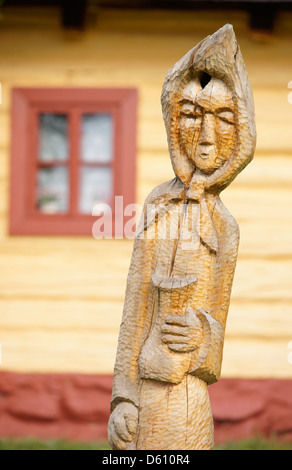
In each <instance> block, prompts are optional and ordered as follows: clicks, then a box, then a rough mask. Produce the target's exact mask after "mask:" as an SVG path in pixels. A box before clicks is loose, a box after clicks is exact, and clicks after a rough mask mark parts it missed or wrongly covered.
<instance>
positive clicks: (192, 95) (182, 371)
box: [108, 25, 256, 450]
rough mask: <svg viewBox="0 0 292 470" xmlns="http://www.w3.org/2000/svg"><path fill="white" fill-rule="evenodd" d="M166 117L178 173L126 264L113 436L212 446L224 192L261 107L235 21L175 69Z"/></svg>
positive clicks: (123, 441) (229, 229) (222, 303)
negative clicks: (256, 110) (212, 390)
mask: <svg viewBox="0 0 292 470" xmlns="http://www.w3.org/2000/svg"><path fill="white" fill-rule="evenodd" d="M162 108H163V116H164V120H165V125H166V131H167V135H168V143H169V151H170V156H171V160H172V165H173V169H174V172H175V175H176V177H175V178H174V179H173V180H172V181H169V182H167V183H164V184H162V185H161V186H159V187H158V188H156V189H154V190H153V191H152V193H151V194H150V196H149V197H148V199H147V200H146V202H145V208H144V214H143V216H142V221H141V223H140V226H139V228H138V231H137V236H136V240H135V246H134V251H133V257H132V262H131V266H130V271H129V276H128V283H127V291H126V300H125V307H124V313H123V320H122V324H121V328H120V336H119V344H118V351H117V357H116V364H115V371H114V385H113V393H112V407H111V416H110V420H109V426H108V433H109V442H110V444H111V446H112V448H113V449H138V450H155V449H157V450H168V449H170V450H173V449H177V450H182V449H185V450H195V449H202V450H203V449H212V448H213V418H212V413H211V408H210V402H209V396H208V385H210V384H213V383H214V382H216V381H217V380H218V379H219V377H220V370H221V363H222V351H223V342H224V331H225V325H226V319H227V313H228V308H229V303H230V294H231V287H232V282H233V276H234V270H235V265H236V259H237V252H238V242H239V229H238V225H237V223H236V221H235V220H234V219H233V217H232V216H231V215H230V213H229V212H228V211H227V209H226V208H225V207H224V205H223V203H222V202H221V200H220V196H219V195H220V192H221V191H222V190H223V189H225V188H226V187H227V186H228V185H229V184H230V183H231V182H232V180H233V179H234V178H235V177H236V176H237V175H238V173H239V172H241V171H242V170H243V169H244V167H245V166H246V165H247V164H248V163H249V162H250V161H251V159H252V157H253V154H254V149H255V140H256V131H255V122H254V104H253V96H252V90H251V86H250V84H249V81H248V77H247V73H246V70H245V66H244V62H243V59H242V55H241V52H240V49H239V46H238V44H237V41H236V38H235V35H234V32H233V28H232V26H230V25H226V26H225V27H224V28H222V29H220V30H219V31H217V32H216V33H215V34H214V35H213V36H209V37H208V38H206V39H205V40H204V41H202V42H201V43H200V44H198V45H197V46H196V47H195V48H194V49H192V50H191V51H190V52H189V53H188V54H186V55H185V56H184V57H183V58H182V59H181V60H180V61H179V62H178V63H177V64H176V65H174V67H173V68H172V69H171V70H170V71H169V73H168V75H167V77H166V80H165V83H164V86H163V90H162Z"/></svg>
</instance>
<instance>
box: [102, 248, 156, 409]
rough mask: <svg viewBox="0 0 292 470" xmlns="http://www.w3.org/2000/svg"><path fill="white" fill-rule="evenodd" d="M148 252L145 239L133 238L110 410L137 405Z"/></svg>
mask: <svg viewBox="0 0 292 470" xmlns="http://www.w3.org/2000/svg"><path fill="white" fill-rule="evenodd" d="M151 260H152V250H151V246H150V242H149V240H142V239H136V240H135V244H134V250H133V255H132V261H131V265H130V270H129V274H128V280H127V289H126V296H125V304H124V310H123V317H122V323H121V326H120V333H119V341H118V348H117V355H116V362H115V369H114V383H113V392H112V402H111V410H112V411H113V410H114V408H115V407H116V406H117V404H119V403H120V402H123V401H124V402H129V403H132V404H133V405H135V406H137V407H138V405H139V400H138V390H139V374H138V358H139V354H140V351H141V347H142V344H143V341H145V337H146V335H147V331H148V330H149V326H150V320H151V319H150V318H148V311H149V309H148V304H149V301H150V300H151V299H149V295H150V294H151V289H150V278H151Z"/></svg>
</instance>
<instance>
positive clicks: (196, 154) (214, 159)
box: [178, 74, 236, 174]
mask: <svg viewBox="0 0 292 470" xmlns="http://www.w3.org/2000/svg"><path fill="white" fill-rule="evenodd" d="M178 105H179V125H178V129H179V136H180V142H181V146H182V148H183V151H184V153H185V154H186V155H187V157H188V158H189V160H190V161H191V162H192V163H193V164H194V166H195V167H196V169H197V170H199V171H200V172H202V173H205V174H210V173H212V172H214V171H215V170H217V169H218V168H220V167H221V166H222V165H223V164H224V163H225V162H226V161H227V160H229V159H230V158H231V157H232V155H233V154H234V150H235V147H236V121H235V107H234V100H233V96H232V92H231V90H229V89H228V87H227V85H226V84H225V83H224V82H223V81H222V80H219V79H216V78H211V77H210V76H209V75H207V74H205V75H204V76H202V77H201V79H198V78H197V79H193V80H191V81H190V82H189V83H188V84H187V85H186V86H185V87H183V88H182V90H181V97H180V98H179V103H178Z"/></svg>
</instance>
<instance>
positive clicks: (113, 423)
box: [108, 402, 138, 450]
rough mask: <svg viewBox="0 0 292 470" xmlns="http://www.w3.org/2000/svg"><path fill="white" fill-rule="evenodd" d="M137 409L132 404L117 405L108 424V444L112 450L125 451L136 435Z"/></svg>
mask: <svg viewBox="0 0 292 470" xmlns="http://www.w3.org/2000/svg"><path fill="white" fill-rule="evenodd" d="M137 425H138V409H137V408H136V406H134V405H132V403H128V402H122V403H119V404H118V405H117V406H116V408H115V409H114V411H113V412H112V414H111V416H110V419H109V423H108V439H109V444H110V446H111V447H112V449H114V450H125V449H126V447H127V446H128V445H129V443H130V442H131V441H132V439H133V437H134V435H135V434H136V430H137Z"/></svg>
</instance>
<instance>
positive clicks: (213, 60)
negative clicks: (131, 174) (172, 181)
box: [161, 25, 256, 191]
mask: <svg viewBox="0 0 292 470" xmlns="http://www.w3.org/2000/svg"><path fill="white" fill-rule="evenodd" d="M161 99H162V108H163V116H164V121H165V125H166V130H167V135H168V143H169V150H170V155H171V159H172V164H173V168H174V171H175V173H176V176H177V177H178V178H179V179H180V180H181V181H182V182H183V183H184V184H185V185H186V186H188V185H189V183H190V181H191V180H192V178H193V176H194V174H199V175H205V176H206V186H205V187H206V188H207V189H208V188H209V189H211V190H212V191H213V190H214V191H220V190H222V189H224V187H226V186H228V184H230V182H231V181H232V180H233V179H234V178H235V177H236V175H237V174H238V173H239V172H240V171H242V170H243V168H244V167H245V166H246V165H247V164H248V163H249V162H250V161H251V159H252V157H253V154H254V149H255V142H256V131H255V119H254V102H253V95H252V90H251V86H250V83H249V80H248V77H247V73H246V70H245V65H244V62H243V59H242V55H241V52H240V49H239V46H238V43H237V40H236V37H235V34H234V31H233V28H232V26H231V25H226V26H224V28H221V29H220V30H219V31H217V32H216V33H215V34H213V36H209V37H208V38H206V39H205V40H204V41H202V42H201V43H200V44H198V45H197V46H196V47H195V48H194V49H192V50H191V51H189V52H188V53H187V54H186V55H185V56H184V57H183V58H182V59H181V60H180V61H179V62H177V63H176V64H175V65H174V66H173V67H172V69H171V70H170V71H169V72H168V74H167V77H166V79H165V83H164V85H163V90H162V97H161Z"/></svg>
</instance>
